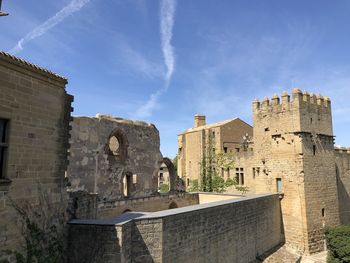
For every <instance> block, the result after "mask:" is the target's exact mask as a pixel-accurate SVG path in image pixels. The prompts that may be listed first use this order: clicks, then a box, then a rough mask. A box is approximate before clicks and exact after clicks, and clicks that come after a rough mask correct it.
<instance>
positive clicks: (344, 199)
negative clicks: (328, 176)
mask: <svg viewBox="0 0 350 263" xmlns="http://www.w3.org/2000/svg"><path fill="white" fill-rule="evenodd" d="M335 169H336V178H337V190H338V203H339V217H340V223H341V224H342V225H348V224H350V196H349V193H348V192H347V189H346V187H345V185H344V182H343V181H342V178H341V177H340V174H339V168H338V165H336V167H335Z"/></svg>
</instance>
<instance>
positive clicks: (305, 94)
mask: <svg viewBox="0 0 350 263" xmlns="http://www.w3.org/2000/svg"><path fill="white" fill-rule="evenodd" d="M303 101H304V102H307V103H310V94H309V93H308V92H307V91H306V90H305V91H304V92H303Z"/></svg>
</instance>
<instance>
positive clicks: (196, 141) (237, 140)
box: [178, 114, 253, 186]
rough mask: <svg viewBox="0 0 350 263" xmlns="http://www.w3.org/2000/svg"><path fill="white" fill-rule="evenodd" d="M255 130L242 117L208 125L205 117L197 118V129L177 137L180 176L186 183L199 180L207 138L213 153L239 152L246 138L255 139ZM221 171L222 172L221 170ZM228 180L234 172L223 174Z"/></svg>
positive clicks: (195, 117)
mask: <svg viewBox="0 0 350 263" xmlns="http://www.w3.org/2000/svg"><path fill="white" fill-rule="evenodd" d="M252 135H253V129H252V127H251V126H250V125H249V124H247V123H245V122H244V121H242V120H241V119H239V118H235V119H230V120H225V121H221V122H217V123H213V124H208V125H206V121H205V116H204V115H198V114H197V115H195V116H194V127H193V128H190V129H188V130H186V131H184V132H183V133H180V134H179V135H178V174H179V176H180V177H181V178H182V179H183V180H184V181H185V182H186V186H189V185H190V184H191V181H193V180H198V179H199V175H200V170H201V162H202V159H203V156H204V155H205V152H206V151H207V150H208V149H207V148H208V146H209V143H208V138H211V140H212V145H211V146H210V147H212V148H213V149H212V150H213V152H215V153H219V152H238V151H240V150H241V144H242V139H243V137H244V136H250V137H251V136H252ZM218 172H219V171H218ZM219 173H220V174H221V175H222V176H223V177H225V179H227V178H228V177H231V178H232V177H233V176H235V175H236V172H235V171H220V172H219Z"/></svg>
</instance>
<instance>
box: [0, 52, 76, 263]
mask: <svg viewBox="0 0 350 263" xmlns="http://www.w3.org/2000/svg"><path fill="white" fill-rule="evenodd" d="M66 84H67V80H66V79H65V78H63V77H61V76H58V75H56V74H54V73H52V72H50V71H48V70H46V69H43V68H41V67H38V66H36V65H34V64H31V63H28V62H26V61H24V60H21V59H18V58H16V57H14V56H11V55H9V54H7V53H4V52H0V101H1V103H0V139H1V142H0V250H1V251H4V250H12V249H15V250H21V247H22V246H21V245H22V242H23V239H22V238H21V233H20V230H21V224H20V220H19V218H20V217H19V214H18V212H17V211H16V210H15V209H14V206H17V205H19V206H21V207H27V208H30V209H31V210H32V211H36V213H37V216H43V215H42V214H41V212H43V211H42V210H43V209H46V208H47V206H50V207H53V206H55V205H57V206H62V210H63V213H64V211H65V209H66V206H67V205H66V203H65V202H63V203H61V201H62V200H66V197H65V178H64V175H65V171H66V167H67V149H68V147H69V144H68V139H69V122H70V120H71V117H70V112H71V111H72V108H71V102H72V101H73V97H72V96H70V95H68V94H67V92H66V90H65V86H66ZM43 195H46V196H47V198H46V199H45V204H43V203H41V202H40V200H41V198H42V196H43ZM38 205H39V206H42V207H44V208H41V209H40V207H39V208H38ZM45 205H46V206H45ZM28 212H31V211H28ZM46 212H47V213H48V217H50V216H53V215H50V212H49V211H46ZM47 219H48V220H49V219H50V218H47ZM1 254H2V253H1V252H0V259H2V257H1V256H2V255H1Z"/></svg>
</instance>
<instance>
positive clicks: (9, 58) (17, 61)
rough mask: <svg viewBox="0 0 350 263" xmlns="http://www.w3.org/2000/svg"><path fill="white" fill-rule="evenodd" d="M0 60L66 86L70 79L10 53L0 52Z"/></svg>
mask: <svg viewBox="0 0 350 263" xmlns="http://www.w3.org/2000/svg"><path fill="white" fill-rule="evenodd" d="M0 59H2V60H4V61H6V62H8V63H11V64H13V65H15V66H20V67H24V68H25V69H27V70H30V71H32V72H35V73H38V74H40V75H43V76H45V77H50V78H54V79H55V80H56V81H60V82H64V84H67V83H68V79H67V78H65V77H62V76H60V75H58V74H56V73H54V72H52V71H50V70H48V69H45V68H43V67H40V66H38V65H36V64H34V63H31V62H28V61H26V60H24V59H21V58H19V57H16V56H14V55H11V54H9V53H6V52H4V51H0Z"/></svg>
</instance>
